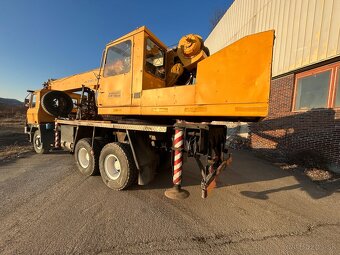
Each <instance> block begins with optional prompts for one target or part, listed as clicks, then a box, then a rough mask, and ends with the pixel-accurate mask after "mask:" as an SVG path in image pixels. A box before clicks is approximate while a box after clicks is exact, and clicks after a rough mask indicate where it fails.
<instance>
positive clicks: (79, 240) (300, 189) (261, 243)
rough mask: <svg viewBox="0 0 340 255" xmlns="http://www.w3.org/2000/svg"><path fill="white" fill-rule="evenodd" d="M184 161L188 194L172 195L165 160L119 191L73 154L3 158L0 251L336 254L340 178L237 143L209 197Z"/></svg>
mask: <svg viewBox="0 0 340 255" xmlns="http://www.w3.org/2000/svg"><path fill="white" fill-rule="evenodd" d="M184 169H185V171H184V182H183V185H184V187H185V189H187V190H188V191H189V192H190V194H191V195H190V197H189V198H187V199H186V200H182V201H173V200H169V199H167V198H166V197H165V196H164V190H165V189H166V188H168V187H170V183H171V179H170V174H169V173H170V171H169V170H167V169H162V171H161V173H160V174H159V175H158V176H157V179H156V180H155V181H154V182H153V183H152V184H151V185H149V186H146V187H139V186H134V187H132V188H131V189H129V190H127V191H122V192H115V191H112V190H110V189H108V188H107V187H106V186H105V185H104V184H103V183H102V180H101V177H100V176H94V177H89V178H86V177H84V176H82V175H81V174H80V173H78V172H77V170H76V168H75V165H74V162H73V158H72V156H71V155H69V154H67V153H63V152H54V153H51V154H48V155H37V154H33V153H28V154H24V155H22V156H21V157H19V158H17V159H14V160H10V161H7V162H0V196H1V200H0V225H1V228H0V253H1V254H144V253H147V254H210V253H214V254H309V255H312V254H318V255H320V254H339V251H340V243H339V239H340V214H339V211H340V203H339V201H340V188H339V187H340V185H339V183H335V184H334V185H333V186H331V187H327V186H326V187H324V186H318V185H316V184H315V183H313V182H312V181H310V180H309V179H308V178H307V177H306V176H304V175H303V174H299V173H288V172H286V171H283V170H282V169H280V168H278V167H276V166H273V165H272V164H270V163H268V162H266V161H263V160H261V159H259V158H256V157H254V156H253V155H252V154H251V153H249V152H244V151H236V152H235V153H234V160H233V164H232V165H231V166H230V167H229V168H228V169H227V170H226V171H224V172H223V173H222V174H221V175H220V176H219V178H218V181H217V186H218V187H217V188H216V189H214V190H213V191H212V192H211V194H209V196H208V198H207V199H205V200H203V199H201V198H200V194H201V193H200V185H199V183H200V178H199V174H198V169H197V167H196V165H195V164H193V162H191V161H188V162H187V163H186V164H185V165H184Z"/></svg>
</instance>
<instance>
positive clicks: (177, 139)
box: [26, 27, 274, 198]
mask: <svg viewBox="0 0 340 255" xmlns="http://www.w3.org/2000/svg"><path fill="white" fill-rule="evenodd" d="M273 42H274V31H266V32H262V33H258V34H254V35H250V36H247V37H244V38H242V39H240V40H238V41H236V42H235V43H233V44H231V45H229V46H227V47H225V48H223V49H222V50H220V51H218V52H217V53H215V54H213V55H211V56H210V54H209V50H208V49H207V48H206V47H205V46H204V43H203V40H202V38H201V37H200V36H198V35H195V34H190V35H187V36H184V37H182V38H181V40H180V41H179V43H178V46H177V47H175V48H172V49H168V48H167V47H166V46H165V45H164V44H163V43H162V42H161V41H160V40H159V39H158V38H157V37H156V36H155V35H154V34H153V33H151V31H150V30H148V29H147V28H146V27H141V28H139V29H137V30H135V31H132V32H131V33H129V34H127V35H125V36H123V37H121V38H119V39H117V40H114V41H112V42H110V43H109V44H107V45H106V47H105V50H104V52H103V56H102V61H101V65H100V68H98V69H95V70H91V71H88V72H86V73H81V74H77V75H73V76H70V77H66V78H62V79H58V80H49V81H48V82H46V83H45V84H44V88H43V89H41V90H38V91H30V94H29V98H28V100H27V105H28V107H29V108H28V110H27V124H26V132H27V133H28V134H29V136H30V141H31V142H33V145H34V148H35V150H36V152H37V153H47V152H48V151H49V150H50V148H51V144H53V143H54V147H59V146H61V147H63V148H64V149H67V150H69V151H70V152H71V153H73V154H74V156H75V160H76V162H77V166H78V169H79V170H80V172H81V173H82V174H85V175H94V174H96V173H98V172H100V174H101V176H102V178H103V181H104V183H105V184H106V185H107V186H108V187H110V188H112V189H115V190H121V189H125V188H127V187H128V186H130V185H131V184H133V183H134V182H135V181H136V180H137V179H138V184H140V185H144V184H147V183H149V182H150V181H151V180H152V179H153V177H154V176H155V171H156V169H157V167H158V163H159V161H160V156H165V157H167V158H169V157H171V155H172V159H173V160H172V162H173V165H174V169H173V183H174V188H173V189H171V190H169V191H167V192H166V195H167V196H168V197H171V198H182V197H186V196H187V192H185V191H184V190H183V189H181V188H180V187H181V173H182V156H183V153H185V154H187V155H188V156H192V157H194V158H195V159H196V161H197V163H198V165H199V168H200V171H201V174H202V183H201V186H202V196H203V197H206V195H207V187H208V186H209V184H210V183H211V182H212V181H213V180H214V178H215V177H216V175H217V173H219V172H220V171H221V170H222V168H223V167H225V165H226V164H227V160H226V158H225V153H226V151H227V150H226V148H224V144H225V135H226V134H225V132H226V130H225V127H224V126H219V125H213V124H211V122H212V121H214V120H247V121H257V120H259V119H260V118H263V117H265V116H267V114H268V101H269V90H270V80H271V61H272V50H273Z"/></svg>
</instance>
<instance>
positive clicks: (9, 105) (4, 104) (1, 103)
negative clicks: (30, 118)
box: [0, 97, 26, 117]
mask: <svg viewBox="0 0 340 255" xmlns="http://www.w3.org/2000/svg"><path fill="white" fill-rule="evenodd" d="M25 112H26V108H25V105H24V103H23V102H20V101H19V100H16V99H11V98H2V97H0V117H10V116H13V114H14V115H17V114H23V113H25Z"/></svg>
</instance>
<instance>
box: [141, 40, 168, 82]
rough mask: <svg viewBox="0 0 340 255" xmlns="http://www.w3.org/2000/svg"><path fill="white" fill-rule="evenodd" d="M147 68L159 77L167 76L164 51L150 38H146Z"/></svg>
mask: <svg viewBox="0 0 340 255" xmlns="http://www.w3.org/2000/svg"><path fill="white" fill-rule="evenodd" d="M145 70H146V71H147V72H148V73H150V74H152V75H154V76H156V77H158V78H161V79H164V78H165V68H164V51H163V50H162V49H161V48H160V47H158V46H157V45H156V44H155V43H154V42H153V41H151V40H150V39H149V38H147V39H146V63H145Z"/></svg>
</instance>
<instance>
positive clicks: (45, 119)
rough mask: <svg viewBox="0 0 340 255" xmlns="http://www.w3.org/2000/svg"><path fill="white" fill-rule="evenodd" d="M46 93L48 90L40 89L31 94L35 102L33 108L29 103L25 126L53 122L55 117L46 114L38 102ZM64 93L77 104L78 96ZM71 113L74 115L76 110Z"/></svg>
mask: <svg viewBox="0 0 340 255" xmlns="http://www.w3.org/2000/svg"><path fill="white" fill-rule="evenodd" d="M48 91H50V89H41V90H36V91H34V92H33V95H35V98H36V102H35V106H32V102H30V105H29V108H28V109H27V113H26V117H27V124H31V125H37V124H42V123H49V122H54V120H55V117H53V116H51V115H49V114H48V113H46V112H45V111H44V109H43V107H42V105H41V102H40V101H41V98H42V97H43V95H45V94H46V93H47V92H48ZM66 93H67V94H68V95H69V96H70V97H71V98H72V99H75V100H77V103H79V100H80V95H79V94H75V93H72V92H69V91H67V92H66ZM72 112H73V113H76V108H73V110H72Z"/></svg>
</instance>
